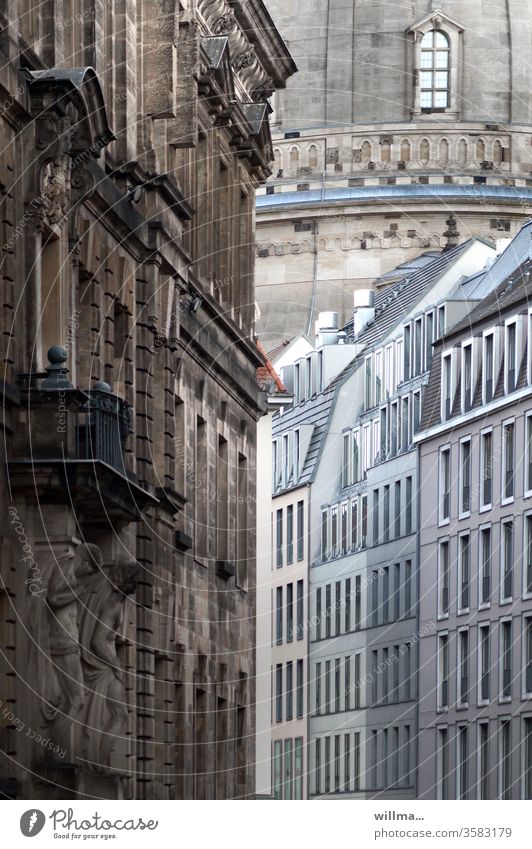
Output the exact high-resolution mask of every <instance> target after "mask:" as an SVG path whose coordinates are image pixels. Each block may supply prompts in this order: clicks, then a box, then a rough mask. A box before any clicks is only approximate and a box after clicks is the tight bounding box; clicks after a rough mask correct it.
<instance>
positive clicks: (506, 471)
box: [502, 422, 515, 499]
mask: <svg viewBox="0 0 532 849" xmlns="http://www.w3.org/2000/svg"><path fill="white" fill-rule="evenodd" d="M502 442H503V480H502V492H503V498H504V499H512V498H513V497H514V469H515V444H514V423H513V422H506V423H505V424H503V426H502Z"/></svg>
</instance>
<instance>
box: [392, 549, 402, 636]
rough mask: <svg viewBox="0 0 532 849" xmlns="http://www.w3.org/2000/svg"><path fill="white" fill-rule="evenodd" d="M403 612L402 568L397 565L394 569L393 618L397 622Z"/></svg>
mask: <svg viewBox="0 0 532 849" xmlns="http://www.w3.org/2000/svg"><path fill="white" fill-rule="evenodd" d="M400 612H401V566H400V564H399V563H395V564H394V567H393V618H394V620H395V621H396V622H397V620H398V619H399V614H400Z"/></svg>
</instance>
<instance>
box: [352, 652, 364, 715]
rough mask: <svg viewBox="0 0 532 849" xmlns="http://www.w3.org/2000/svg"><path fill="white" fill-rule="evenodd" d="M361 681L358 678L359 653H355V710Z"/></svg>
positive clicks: (357, 707)
mask: <svg viewBox="0 0 532 849" xmlns="http://www.w3.org/2000/svg"><path fill="white" fill-rule="evenodd" d="M361 686H362V681H361V680H360V655H359V654H356V655H355V699H354V702H355V710H359V708H360V689H361Z"/></svg>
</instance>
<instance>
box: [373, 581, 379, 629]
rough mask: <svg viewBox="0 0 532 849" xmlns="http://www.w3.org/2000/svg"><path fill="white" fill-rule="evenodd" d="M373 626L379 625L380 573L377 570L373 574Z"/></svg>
mask: <svg viewBox="0 0 532 849" xmlns="http://www.w3.org/2000/svg"><path fill="white" fill-rule="evenodd" d="M371 624H372V625H373V627H374V628H375V627H376V626H377V625H378V624H379V573H378V571H377V570H376V569H374V570H373V572H372V573H371Z"/></svg>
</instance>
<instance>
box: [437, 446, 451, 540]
mask: <svg viewBox="0 0 532 849" xmlns="http://www.w3.org/2000/svg"><path fill="white" fill-rule="evenodd" d="M444 454H446V455H447V458H448V473H449V515H448V516H444V515H443V499H444V494H445V490H444V488H443V455H444ZM438 459H439V462H438V525H439V526H440V527H442V526H443V525H448V524H449V523H450V521H451V490H452V488H451V446H450V444H448V445H442V446H440V452H439V458H438Z"/></svg>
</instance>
